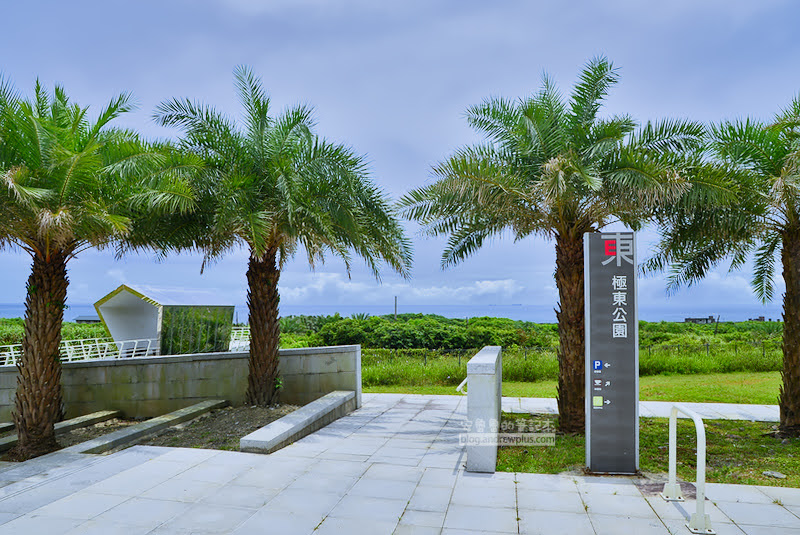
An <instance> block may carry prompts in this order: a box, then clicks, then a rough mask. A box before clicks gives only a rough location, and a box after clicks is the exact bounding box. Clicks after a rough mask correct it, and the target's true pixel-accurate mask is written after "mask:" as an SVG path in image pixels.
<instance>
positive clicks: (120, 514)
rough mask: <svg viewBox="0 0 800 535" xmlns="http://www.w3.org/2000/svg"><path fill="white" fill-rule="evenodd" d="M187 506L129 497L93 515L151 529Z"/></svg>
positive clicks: (100, 518) (182, 503)
mask: <svg viewBox="0 0 800 535" xmlns="http://www.w3.org/2000/svg"><path fill="white" fill-rule="evenodd" d="M189 507H190V505H189V504H188V503H184V502H173V501H168V500H150V499H147V498H131V499H130V500H127V501H125V502H122V503H121V504H119V505H118V506H116V507H113V508H111V509H109V510H108V511H106V512H105V513H103V514H101V515H99V516H97V517H95V520H98V521H103V522H105V521H110V522H118V523H120V524H129V525H131V526H140V527H150V529H153V528H155V527H157V526H159V525H161V524H163V523H164V522H167V521H168V520H171V519H172V518H174V517H176V516H178V515H179V514H181V513H183V512H185V511H186V510H187V509H189Z"/></svg>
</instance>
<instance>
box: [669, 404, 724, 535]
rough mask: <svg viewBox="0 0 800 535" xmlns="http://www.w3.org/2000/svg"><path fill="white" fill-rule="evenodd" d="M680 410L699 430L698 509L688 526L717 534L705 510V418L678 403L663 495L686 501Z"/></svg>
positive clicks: (672, 416) (673, 413)
mask: <svg viewBox="0 0 800 535" xmlns="http://www.w3.org/2000/svg"><path fill="white" fill-rule="evenodd" d="M678 411H680V412H682V413H683V414H685V415H686V416H688V417H689V418H691V419H692V421H694V427H695V430H696V431H697V483H696V484H695V487H696V488H697V500H696V502H697V509H696V511H695V513H694V514H693V515H692V516H691V518H690V519H689V522H688V523H687V524H686V527H687V528H689V531H691V532H692V533H704V534H707V535H712V534H715V533H716V531H714V530H713V529H711V519H710V518H709V516H708V515H707V514H706V512H705V507H706V503H705V502H706V428H705V426H704V425H703V419H702V418H700V416H699V415H698V414H697V413H696V412H694V411H692V410H690V409H688V408H687V407H684V406H683V405H681V404H679V403H676V404H675V405H673V406H672V411H670V415H669V480H668V481H667V484H666V485H664V491H663V492H662V493H661V497H662V498H664V499H665V500H666V501H668V502H682V501H684V498H683V494H682V493H681V486H680V485H679V484H678V482H677V471H678V451H677V449H678V444H677V442H678Z"/></svg>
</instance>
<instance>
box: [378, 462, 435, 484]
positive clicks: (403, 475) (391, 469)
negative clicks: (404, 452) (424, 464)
mask: <svg viewBox="0 0 800 535" xmlns="http://www.w3.org/2000/svg"><path fill="white" fill-rule="evenodd" d="M424 472H425V470H424V469H423V468H407V467H405V466H395V465H391V464H384V463H375V464H372V465H370V467H369V468H368V469H367V471H366V472H364V475H363V476H362V478H363V479H383V480H387V479H388V480H391V481H410V482H413V483H416V482H417V481H419V480H420V478H421V477H422V475H423V473H424Z"/></svg>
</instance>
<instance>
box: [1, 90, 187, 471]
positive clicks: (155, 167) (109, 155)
mask: <svg viewBox="0 0 800 535" xmlns="http://www.w3.org/2000/svg"><path fill="white" fill-rule="evenodd" d="M132 107H133V106H132V104H131V98H130V95H128V94H121V95H119V96H117V97H116V98H114V99H112V100H111V101H110V102H109V103H108V104H107V105H106V106H105V107H104V108H103V109H102V110H101V111H100V113H99V116H98V117H97V118H96V119H95V120H90V118H89V117H88V108H86V107H81V106H79V105H77V104H74V103H72V102H71V101H70V99H69V98H68V96H67V94H66V93H65V91H64V89H63V88H62V87H60V86H56V87H55V89H54V91H53V93H52V94H48V93H47V92H46V91H45V89H44V88H43V87H42V86H41V85H40V84H39V82H38V81H37V82H36V87H35V91H34V96H33V99H31V100H25V99H23V98H21V97H20V96H19V95H17V94H16V92H15V91H14V90H13V89H12V88H11V86H10V84H9V83H6V82H3V81H2V80H0V178H1V179H2V181H3V187H2V188H0V214H2V217H0V247H3V248H6V247H10V248H16V249H21V250H23V251H25V252H27V253H28V254H29V255H30V256H31V258H32V266H31V274H30V276H29V278H28V282H27V297H26V300H25V331H24V336H23V341H22V357H21V359H20V361H19V364H18V368H19V383H18V387H17V393H16V401H15V412H14V415H13V418H14V423H15V425H16V428H17V433H18V435H19V443H18V446H17V448H16V455H17V456H18V457H20V458H29V457H33V456H36V455H41V454H43V453H47V452H48V451H52V450H53V449H56V448H57V447H58V445H57V443H56V440H55V434H54V428H53V425H54V423H55V422H56V421H58V420H59V418H60V417H61V415H62V398H61V363H60V356H59V343H60V341H61V323H62V321H63V317H64V307H65V303H66V298H67V285H68V278H67V264H68V262H69V261H70V260H71V259H72V258H75V257H76V256H77V255H78V254H80V253H81V251H83V250H85V249H87V248H90V247H103V246H105V245H107V244H109V243H110V242H112V241H114V240H117V239H119V238H121V237H123V236H125V234H126V233H127V232H129V230H130V228H131V226H132V224H133V221H134V220H135V217H136V215H137V214H142V215H144V214H145V213H146V214H147V215H148V216H149V215H152V214H153V212H152V211H150V209H158V210H160V211H169V210H170V207H178V208H179V209H188V208H190V207H191V204H192V199H191V195H186V193H187V192H188V193H190V191H188V190H187V187H186V183H185V182H182V181H181V179H180V177H179V175H178V174H174V173H170V172H167V173H163V172H162V171H163V170H164V168H163V167H162V166H163V165H164V164H165V163H166V160H167V159H168V157H165V156H164V155H163V154H162V153H161V152H160V151H158V150H155V149H154V148H153V147H148V146H147V145H146V144H145V143H143V142H142V141H141V140H140V139H139V138H138V136H137V135H136V134H135V133H133V132H130V131H127V130H121V129H116V128H111V127H110V126H109V124H110V123H111V121H113V120H114V119H115V118H117V117H118V116H120V115H121V114H124V113H125V112H128V111H130V110H131V109H132ZM159 186H167V188H166V189H164V190H159Z"/></svg>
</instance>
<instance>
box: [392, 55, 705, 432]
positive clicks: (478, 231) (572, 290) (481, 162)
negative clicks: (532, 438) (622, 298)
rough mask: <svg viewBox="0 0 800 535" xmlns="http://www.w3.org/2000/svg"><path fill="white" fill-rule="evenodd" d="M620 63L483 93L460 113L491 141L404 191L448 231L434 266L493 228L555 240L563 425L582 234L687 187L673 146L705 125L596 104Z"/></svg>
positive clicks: (455, 257) (571, 413) (570, 387)
mask: <svg viewBox="0 0 800 535" xmlns="http://www.w3.org/2000/svg"><path fill="white" fill-rule="evenodd" d="M617 80H618V74H617V70H616V69H615V68H614V67H613V66H612V64H611V63H609V61H608V60H607V59H605V58H602V57H601V58H595V59H593V60H591V61H590V62H589V63H588V64H587V65H586V67H585V68H584V70H583V72H582V73H581V75H580V81H579V83H578V84H577V85H576V87H575V89H574V90H573V92H572V95H571V97H570V99H569V100H568V101H566V102H565V101H564V99H563V97H562V96H561V95H560V93H559V91H558V90H557V89H556V87H555V86H554V84H553V83H552V81H551V80H550V79H549V78H548V77H547V76H546V75H545V77H544V79H543V84H542V88H541V90H540V91H539V92H538V93H536V94H534V95H533V96H531V97H529V98H524V99H520V100H518V101H516V102H515V101H511V100H506V99H503V98H490V99H488V100H485V101H484V102H483V103H482V104H479V105H477V106H474V107H471V108H469V109H468V110H467V121H468V122H469V124H470V126H471V127H473V128H474V129H476V130H477V131H479V132H481V133H482V134H484V135H485V136H486V137H487V138H488V142H487V143H486V144H484V145H478V146H471V147H466V148H462V149H459V150H458V151H456V152H455V154H454V155H453V156H451V157H450V158H448V159H447V160H445V161H444V162H442V163H439V164H438V165H436V166H435V167H434V168H433V174H434V176H435V177H436V179H437V180H436V182H434V183H433V184H431V185H428V186H425V187H422V188H419V189H417V190H414V191H412V192H410V193H408V194H407V195H406V196H405V197H404V198H403V199H402V201H401V204H402V206H403V207H404V214H405V215H406V216H407V217H409V218H412V219H416V220H418V221H419V222H421V223H422V225H423V231H424V232H426V233H427V234H429V235H442V234H445V235H449V240H448V243H447V246H446V248H445V250H444V252H443V254H442V267H443V268H445V267H448V266H451V265H453V264H456V263H458V262H461V261H463V260H464V259H465V258H467V257H468V256H469V255H470V254H472V253H473V252H475V251H476V250H478V249H479V248H480V247H481V245H482V244H483V242H484V240H485V239H486V238H488V237H490V236H493V235H498V234H502V233H503V232H506V231H510V233H511V235H512V236H513V238H514V240H515V241H516V240H521V239H523V238H525V237H528V236H530V235H539V236H542V237H545V238H548V239H554V240H555V242H556V269H555V279H556V285H557V287H558V294H559V304H560V307H559V309H557V310H556V316H557V318H558V334H559V342H560V345H559V349H558V361H559V378H558V408H559V428H560V430H561V431H563V432H567V433H582V432H583V430H584V427H585V423H584V422H585V418H584V416H585V415H584V412H585V409H584V359H585V338H584V295H583V292H584V286H583V235H584V233H586V232H596V231H597V230H598V229H600V228H602V227H604V226H606V225H607V224H609V223H611V222H613V221H615V220H620V221H622V222H624V223H626V224H627V225H629V226H632V227H636V226H637V225H638V224H639V222H640V221H641V220H642V219H643V218H644V217H645V216H647V215H648V214H649V212H650V210H651V209H652V208H653V207H654V206H655V205H656V204H657V201H659V200H661V199H664V198H668V197H669V196H670V195H674V194H676V192H678V191H680V190H682V189H683V188H684V187H686V181H685V179H683V178H682V177H681V176H680V175H679V174H678V173H677V172H676V164H677V162H678V160H677V157H676V156H674V154H677V153H680V152H681V151H683V150H685V149H687V148H690V147H692V146H695V145H697V143H698V137H699V136H700V135H701V134H702V127H700V126H698V125H696V124H693V123H689V122H681V121H664V122H661V123H659V124H656V125H652V124H648V125H646V126H645V127H644V128H642V129H640V130H639V131H638V132H636V133H634V130H635V129H636V124H635V122H634V121H633V119H631V118H630V117H628V116H625V115H623V116H613V117H610V118H607V119H603V118H600V117H599V115H598V113H599V110H600V107H601V105H602V103H603V100H604V99H605V97H606V95H607V93H608V91H609V89H610V88H611V87H612V86H613V85H614V84H615V83H616V82H617Z"/></svg>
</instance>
